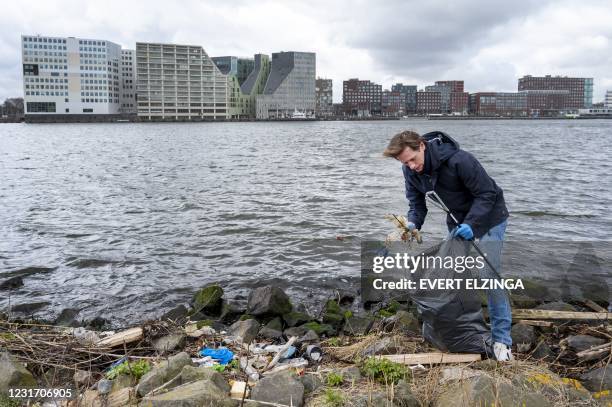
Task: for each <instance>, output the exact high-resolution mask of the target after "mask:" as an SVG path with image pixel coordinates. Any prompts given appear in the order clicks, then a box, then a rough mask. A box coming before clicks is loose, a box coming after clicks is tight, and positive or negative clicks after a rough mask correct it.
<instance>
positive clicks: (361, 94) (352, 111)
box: [342, 78, 382, 116]
mask: <svg viewBox="0 0 612 407" xmlns="http://www.w3.org/2000/svg"><path fill="white" fill-rule="evenodd" d="M342 104H343V105H344V112H345V114H347V115H349V116H370V115H380V114H381V108H382V107H381V105H382V85H378V84H376V83H374V82H370V81H368V80H359V79H357V78H354V79H349V80H348V81H344V82H343V85H342Z"/></svg>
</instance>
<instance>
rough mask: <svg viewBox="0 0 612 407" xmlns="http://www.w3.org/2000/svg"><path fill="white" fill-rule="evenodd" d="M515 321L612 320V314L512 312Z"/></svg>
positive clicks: (518, 310)
mask: <svg viewBox="0 0 612 407" xmlns="http://www.w3.org/2000/svg"><path fill="white" fill-rule="evenodd" d="M512 317H513V318H515V319H575V320H612V312H578V311H551V310H544V309H515V310H512Z"/></svg>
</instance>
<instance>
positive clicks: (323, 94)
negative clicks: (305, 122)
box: [315, 78, 334, 117]
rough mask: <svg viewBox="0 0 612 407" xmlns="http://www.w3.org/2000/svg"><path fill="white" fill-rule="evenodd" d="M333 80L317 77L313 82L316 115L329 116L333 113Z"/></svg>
mask: <svg viewBox="0 0 612 407" xmlns="http://www.w3.org/2000/svg"><path fill="white" fill-rule="evenodd" d="M333 92H334V91H333V82H332V80H331V79H323V78H317V80H316V82H315V93H316V108H315V110H316V115H317V117H329V116H333V114H334V106H333V105H334V99H333Z"/></svg>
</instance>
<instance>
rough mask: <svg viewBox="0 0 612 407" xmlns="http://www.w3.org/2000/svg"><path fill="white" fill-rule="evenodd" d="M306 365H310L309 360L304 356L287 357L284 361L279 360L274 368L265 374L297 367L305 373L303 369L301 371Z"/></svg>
mask: <svg viewBox="0 0 612 407" xmlns="http://www.w3.org/2000/svg"><path fill="white" fill-rule="evenodd" d="M306 366H308V361H307V360H306V359H304V358H293V359H287V360H285V361H283V362H278V363H277V364H276V366H275V367H274V368H272V369H270V370H268V371H266V372H265V374H266V375H271V374H274V373H278V372H282V371H284V370H290V369H296V370H298V371H300V373H303V371H301V370H300V369H301V368H305V367H306Z"/></svg>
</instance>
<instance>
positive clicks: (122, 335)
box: [96, 327, 143, 348]
mask: <svg viewBox="0 0 612 407" xmlns="http://www.w3.org/2000/svg"><path fill="white" fill-rule="evenodd" d="M142 337H143V332H142V328H141V327H136V328H130V329H127V330H125V331H121V332H118V333H116V334H114V335H111V336H109V337H108V338H104V339H102V340H101V341H98V342H97V343H96V346H97V347H99V348H114V347H115V346H119V345H123V344H125V343H132V342H136V341H139V340H141V339H142Z"/></svg>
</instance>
